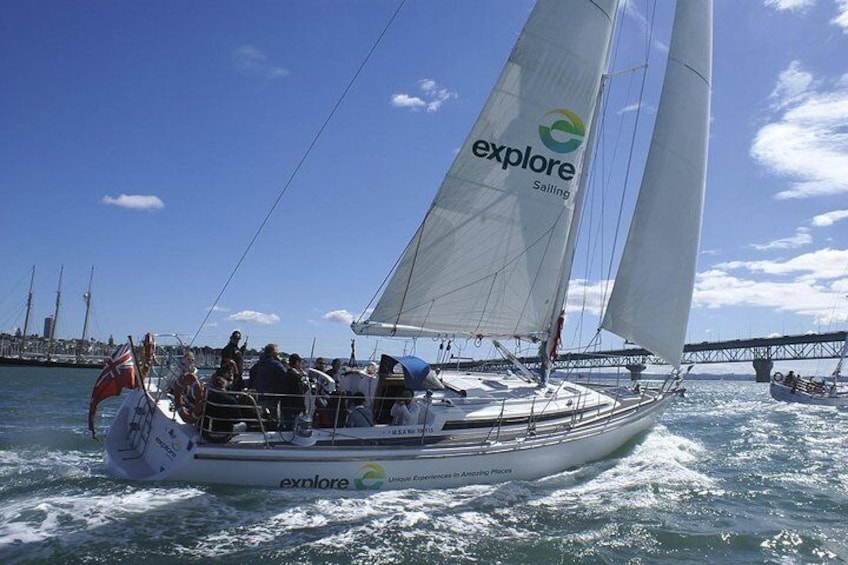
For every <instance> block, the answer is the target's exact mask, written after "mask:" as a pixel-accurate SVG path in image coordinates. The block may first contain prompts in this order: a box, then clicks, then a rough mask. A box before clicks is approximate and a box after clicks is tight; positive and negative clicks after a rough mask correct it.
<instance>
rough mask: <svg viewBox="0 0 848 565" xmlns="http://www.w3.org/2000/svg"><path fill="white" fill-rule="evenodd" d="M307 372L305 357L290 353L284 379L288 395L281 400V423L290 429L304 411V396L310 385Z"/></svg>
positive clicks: (283, 426) (284, 388)
mask: <svg viewBox="0 0 848 565" xmlns="http://www.w3.org/2000/svg"><path fill="white" fill-rule="evenodd" d="M308 386H309V385H308V381H307V379H306V372H305V371H304V370H303V359H302V358H301V357H300V355H298V354H297V353H292V354H291V355H289V369H288V371H286V375H285V378H284V381H283V390H281V391H280V392H281V393H282V394H285V395H287V396H285V397H283V398H282V399H281V400H280V425H281V427H282V428H283V429H290V428H289V426H290V425H291V424H293V423H294V420H295V418H297V415H298V414H300V413H301V412H303V411H304V409H305V405H304V397H303V395H304V394H306V389H307V387H308Z"/></svg>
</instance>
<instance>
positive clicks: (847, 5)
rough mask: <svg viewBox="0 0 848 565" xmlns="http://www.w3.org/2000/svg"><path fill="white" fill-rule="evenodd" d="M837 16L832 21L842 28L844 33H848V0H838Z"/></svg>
mask: <svg viewBox="0 0 848 565" xmlns="http://www.w3.org/2000/svg"><path fill="white" fill-rule="evenodd" d="M836 10H837V12H838V14H837V16H836V17H835V18H833V19H832V20H830V23H832V24H835V25H838V26H839V27H841V28H842V32H843V33H848V0H836Z"/></svg>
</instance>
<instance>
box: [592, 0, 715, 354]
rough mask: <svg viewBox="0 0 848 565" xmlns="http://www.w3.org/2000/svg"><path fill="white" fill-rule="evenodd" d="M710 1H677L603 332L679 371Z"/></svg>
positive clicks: (699, 190) (701, 180) (692, 256)
mask: <svg viewBox="0 0 848 565" xmlns="http://www.w3.org/2000/svg"><path fill="white" fill-rule="evenodd" d="M711 68H712V3H711V0H687V1H684V2H678V3H677V11H676V12H675V16H674V27H673V31H672V40H671V47H670V49H669V54H668V64H667V68H666V72H665V79H664V82H663V88H662V94H661V98H660V104H659V108H658V110H657V120H656V124H655V126H654V135H653V139H652V141H651V147H650V150H649V153H648V160H647V163H646V165H645V173H644V176H643V177H642V186H641V188H640V191H639V197H638V200H637V204H636V211H635V214H634V217H633V221H632V223H631V225H630V233H629V234H628V237H627V243H626V245H625V248H624V253H623V257H622V260H621V263H620V265H619V269H618V274H617V276H616V280H615V286H614V288H613V292H612V295H611V297H610V301H609V304H608V306H607V311H606V314H605V316H604V320H603V323H602V327H603V328H605V329H607V330H610V331H612V332H614V333H615V334H617V335H619V336H621V337H624V338H626V339H628V340H630V341H633V342H635V343H638V344H639V345H641V346H642V347H645V348H646V349H648V350H650V351H652V352H653V353H655V354H656V355H659V356H660V357H662V358H663V359H665V360H666V361H668V362H669V363H671V364H673V365H674V366H679V365H680V361H681V357H682V354H683V344H684V341H685V337H686V325H687V322H688V320H689V309H690V306H691V302H692V289H693V285H694V280H695V268H696V261H697V255H698V247H699V243H700V234H701V215H702V210H703V203H704V187H705V181H706V167H707V138H708V133H709V116H710V74H711Z"/></svg>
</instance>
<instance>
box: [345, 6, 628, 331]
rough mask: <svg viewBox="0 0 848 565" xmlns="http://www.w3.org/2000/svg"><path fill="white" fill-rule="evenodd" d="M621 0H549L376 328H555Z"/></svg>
mask: <svg viewBox="0 0 848 565" xmlns="http://www.w3.org/2000/svg"><path fill="white" fill-rule="evenodd" d="M617 4H618V0H576V1H571V2H563V1H561V0H539V2H538V3H537V4H536V6H535V8H534V9H533V13H532V14H531V15H530V18H529V19H528V21H527V23H526V25H525V26H524V29H523V30H522V32H521V34H520V36H519V38H518V41H517V43H516V45H515V47H514V48H513V51H512V53H511V55H510V57H509V60H508V61H507V63H506V66H505V68H504V70H503V71H502V72H501V75H500V77H499V79H498V81H497V83H496V85H495V87H494V89H493V91H492V93H491V94H490V96H489V99H488V100H487V102H486V104H485V106H484V108H483V110H482V112H481V114H480V116H479V117H478V118H477V121H476V123H475V124H474V127H473V128H472V130H471V133H470V134H469V136H468V138H467V139H466V140H465V142H464V143H463V145H462V148H461V150H460V151H459V154H458V155H457V157H456V159H455V160H454V163H453V165H452V166H451V168H450V170H449V171H448V173H447V176H446V177H445V179H444V181H443V182H442V185H441V187H440V188H439V191H438V193H437V194H436V197H435V199H434V201H433V203H432V205H431V207H430V209H429V210H428V212H427V214H426V216H425V218H424V220H423V222H422V224H421V226H420V227H419V228H418V231H417V232H416V234H415V235H414V237H413V239H412V241H411V242H410V244H409V246H408V247H407V250H406V252H405V253H404V255H403V257H402V258H401V260H400V262H399V264H398V266H397V268H396V270H395V272H394V274H393V276H392V278H391V279H390V281H389V283H388V284H387V286H386V288H385V290H384V292H383V294H382V296H381V298H380V300H379V302H378V304H377V305H376V307H375V309H374V311H373V313H372V314H371V315H370V318H369V320H367V321H365V322H355V323H354V324H353V330H354V331H355V332H356V333H359V334H369V335H386V334H389V335H399V336H418V335H464V336H485V337H545V336H546V335H547V334H548V331H549V327H550V319H551V312H553V311H556V312H559V309H560V307H561V304H554V302H555V296H556V295H557V287H558V286H559V285H560V284H561V282H562V281H561V280H560V277H561V273H562V271H563V269H562V264H563V261H564V258H565V257H566V242H567V241H568V240H569V233H570V230H572V229H573V220H574V217H575V210H576V208H575V201H576V200H577V198H576V196H577V195H576V192H577V189H578V184H579V179H580V177H581V175H583V173H584V168H585V163H584V156H585V154H586V147H587V137H588V133H589V132H588V131H587V127H588V126H589V124H591V123H592V121H593V120H592V118H593V115H594V113H595V111H596V98H597V94H598V91H599V87H600V82H601V77H602V75H603V72H604V70H605V67H606V63H607V60H608V52H609V46H610V43H611V35H612V29H613V21H614V19H615V15H616V11H617Z"/></svg>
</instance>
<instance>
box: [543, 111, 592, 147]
mask: <svg viewBox="0 0 848 565" xmlns="http://www.w3.org/2000/svg"><path fill="white" fill-rule="evenodd" d="M549 116H553V123H551V124H550V125H547V126H545V125H540V126H539V138H540V139H541V140H542V143H544V144H545V147H547V148H548V149H550V150H551V151H554V152H555V153H571V152H572V151H575V150H576V149H577V148H578V147H580V144H581V143H583V137H584V136H585V135H586V128H585V126H584V125H583V120H581V119H580V116H578V115H577V114H575V113H574V112H572V111H571V110H566V109H565V108H558V109H556V110H551V111H550V112H548V113H547V114H545V118H546V120H545V121H548V120H550V119H551V118H550V117H549ZM553 132H558V133H559V134H560V135H558V136H557V137H559V138H564V139H565V141H558V140H557V139H554V133H553Z"/></svg>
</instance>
